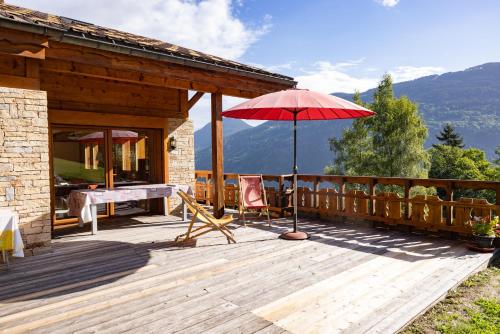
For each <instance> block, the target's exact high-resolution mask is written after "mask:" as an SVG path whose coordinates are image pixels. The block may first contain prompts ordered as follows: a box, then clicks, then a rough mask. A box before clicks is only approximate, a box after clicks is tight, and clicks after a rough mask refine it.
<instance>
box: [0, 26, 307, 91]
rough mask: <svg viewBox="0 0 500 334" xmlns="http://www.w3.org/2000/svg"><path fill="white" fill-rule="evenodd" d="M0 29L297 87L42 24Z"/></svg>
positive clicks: (270, 76) (272, 77)
mask: <svg viewBox="0 0 500 334" xmlns="http://www.w3.org/2000/svg"><path fill="white" fill-rule="evenodd" d="M0 27H4V28H8V29H13V30H20V31H24V32H30V33H35V34H40V35H43V36H46V37H47V38H48V39H49V40H53V41H58V42H62V43H67V44H72V45H78V46H84V47H89V48H94V49H99V50H104V51H109V52H115V53H120V54H125V55H130V56H136V57H141V58H149V59H153V60H161V61H166V62H170V63H173V64H178V65H183V66H188V67H193V68H198V69H204V70H210V71H216V72H219V73H228V74H233V75H237V76H241V77H248V78H252V79H256V80H262V81H265V82H269V83H276V84H279V85H284V86H289V87H294V86H296V84H297V82H296V81H294V80H293V78H291V77H287V76H283V75H278V74H271V73H267V72H266V73H259V72H258V70H257V69H256V71H249V70H247V69H238V68H234V67H229V66H225V65H223V64H217V63H216V62H214V63H211V62H207V61H202V60H198V59H188V58H184V57H180V56H177V55H174V54H169V53H168V52H162V51H158V50H154V49H152V48H147V47H142V48H141V47H139V46H138V45H136V44H129V43H125V42H116V41H111V40H108V39H106V38H99V37H97V36H91V35H86V34H84V33H77V32H70V31H67V30H63V29H57V28H55V27H50V26H46V25H43V24H32V23H27V22H20V21H16V20H13V19H9V18H6V17H0ZM262 72H264V71H262Z"/></svg>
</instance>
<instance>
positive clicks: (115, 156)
mask: <svg viewBox="0 0 500 334" xmlns="http://www.w3.org/2000/svg"><path fill="white" fill-rule="evenodd" d="M52 159H53V160H52V161H53V172H54V175H53V176H54V187H55V189H54V193H55V198H54V203H53V205H54V211H55V220H56V222H57V223H61V224H63V223H66V222H68V223H69V222H75V221H77V217H70V216H69V214H68V211H69V210H68V198H69V194H70V193H71V191H72V190H76V189H97V188H114V187H123V186H140V185H143V184H148V183H158V182H160V181H161V172H160V171H161V159H162V158H161V130H152V129H114V128H113V129H112V128H79V127H74V128H73V127H71V128H69V127H53V128H52ZM160 207H161V206H160V203H159V202H158V201H155V200H140V201H129V202H120V203H111V204H108V205H106V204H103V205H99V206H98V214H99V215H101V216H102V215H129V214H135V213H144V212H147V211H150V210H151V211H155V212H158V211H159V210H161V209H160Z"/></svg>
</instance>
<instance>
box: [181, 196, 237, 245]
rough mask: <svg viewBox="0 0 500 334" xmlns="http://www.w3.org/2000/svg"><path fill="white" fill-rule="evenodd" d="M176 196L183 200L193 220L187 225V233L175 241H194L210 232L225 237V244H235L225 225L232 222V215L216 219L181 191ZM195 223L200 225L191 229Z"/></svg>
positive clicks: (232, 235) (231, 233)
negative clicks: (218, 232) (219, 233)
mask: <svg viewBox="0 0 500 334" xmlns="http://www.w3.org/2000/svg"><path fill="white" fill-rule="evenodd" d="M177 194H178V195H179V196H180V197H181V198H182V199H183V200H184V202H185V203H186V205H187V207H188V209H189V211H191V213H192V214H193V218H192V219H191V222H190V223H189V226H188V230H187V232H186V233H183V234H181V235H178V236H177V237H176V238H175V241H188V240H192V239H196V238H197V237H199V236H201V235H203V234H205V233H208V232H211V231H220V232H221V233H222V234H224V236H225V237H226V239H227V243H229V244H230V243H231V242H233V243H236V240H235V239H234V234H233V232H231V231H230V230H229V229H228V228H227V225H228V224H230V223H231V222H232V221H233V220H234V218H233V215H225V216H224V217H222V218H220V219H217V218H215V217H214V216H213V215H212V214H211V213H210V212H208V211H207V210H206V209H205V208H204V207H203V206H201V205H200V204H198V203H197V202H196V200H195V199H194V198H193V197H191V196H189V195H188V194H186V193H185V192H183V191H179V192H177ZM196 221H199V222H200V223H201V224H202V225H201V226H199V227H196V228H193V226H194V223H196Z"/></svg>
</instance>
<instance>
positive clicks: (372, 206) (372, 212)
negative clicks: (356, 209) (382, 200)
mask: <svg viewBox="0 0 500 334" xmlns="http://www.w3.org/2000/svg"><path fill="white" fill-rule="evenodd" d="M376 182H377V179H374V178H372V179H370V181H369V182H368V196H370V201H369V202H368V204H369V205H368V214H369V215H370V216H374V215H375V200H374V199H373V196H375V186H376V184H377V183H376Z"/></svg>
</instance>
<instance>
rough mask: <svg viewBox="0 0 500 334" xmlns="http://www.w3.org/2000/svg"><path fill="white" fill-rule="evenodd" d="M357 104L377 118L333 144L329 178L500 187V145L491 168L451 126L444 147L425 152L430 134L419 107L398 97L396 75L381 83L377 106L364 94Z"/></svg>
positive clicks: (439, 137)
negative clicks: (485, 183) (493, 183)
mask: <svg viewBox="0 0 500 334" xmlns="http://www.w3.org/2000/svg"><path fill="white" fill-rule="evenodd" d="M354 102H355V103H357V104H359V105H363V106H365V107H366V108H368V109H370V110H373V111H374V112H375V113H376V116H374V117H369V118H358V119H356V120H354V122H353V125H352V127H351V128H348V129H345V130H344V131H343V133H342V136H341V137H339V138H331V139H330V149H331V151H332V152H333V154H334V160H333V163H332V164H331V165H329V166H327V167H326V168H325V174H337V175H365V176H370V175H373V176H392V177H410V178H427V177H429V178H440V179H468V180H489V181H500V145H499V146H498V148H497V149H496V151H495V152H496V154H497V157H496V159H494V161H492V162H490V161H488V160H487V158H486V153H485V152H484V151H483V150H480V149H478V148H473V147H469V148H466V147H465V143H464V141H463V138H462V136H461V135H460V134H459V133H457V132H456V131H455V129H454V128H453V126H452V125H451V124H449V123H448V124H446V125H445V126H444V128H443V130H442V131H441V133H440V134H439V135H437V136H436V139H437V140H438V143H437V144H434V145H433V146H432V147H431V148H430V149H425V147H424V143H425V141H426V139H427V136H428V130H427V126H426V125H425V122H424V120H423V118H422V115H421V114H420V112H419V110H418V105H417V103H415V102H413V101H411V100H410V99H408V97H406V96H402V97H399V98H397V97H395V96H394V91H393V85H392V78H391V76H390V75H388V74H386V75H384V77H383V78H382V80H381V81H380V83H379V85H378V87H377V89H376V90H375V92H374V96H373V102H372V103H365V102H363V101H361V98H360V94H359V92H356V93H355V94H354ZM461 195H464V196H465V195H468V194H465V193H464V194H461ZM469 195H472V194H469ZM476 195H479V194H476ZM487 197H490V196H487Z"/></svg>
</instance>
